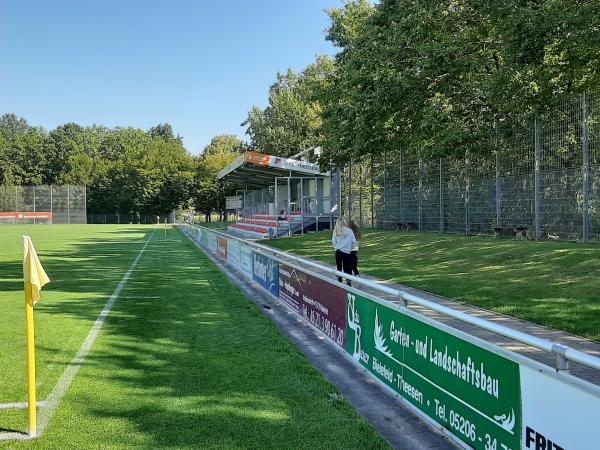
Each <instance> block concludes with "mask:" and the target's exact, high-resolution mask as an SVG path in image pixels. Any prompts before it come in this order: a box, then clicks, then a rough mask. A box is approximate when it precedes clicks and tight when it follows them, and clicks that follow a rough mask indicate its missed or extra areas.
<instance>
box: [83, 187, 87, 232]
mask: <svg viewBox="0 0 600 450" xmlns="http://www.w3.org/2000/svg"><path fill="white" fill-rule="evenodd" d="M83 211H84V214H85V221H86V223H87V186H84V187H83Z"/></svg>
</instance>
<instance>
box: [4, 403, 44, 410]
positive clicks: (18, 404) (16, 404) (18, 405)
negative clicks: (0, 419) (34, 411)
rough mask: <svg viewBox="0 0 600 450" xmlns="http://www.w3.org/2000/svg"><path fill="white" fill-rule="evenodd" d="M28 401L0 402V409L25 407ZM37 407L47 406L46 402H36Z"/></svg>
mask: <svg viewBox="0 0 600 450" xmlns="http://www.w3.org/2000/svg"><path fill="white" fill-rule="evenodd" d="M28 405H29V403H27V402H16V403H0V409H27V406H28ZM36 405H37V407H38V408H45V407H47V406H48V402H46V401H41V402H36Z"/></svg>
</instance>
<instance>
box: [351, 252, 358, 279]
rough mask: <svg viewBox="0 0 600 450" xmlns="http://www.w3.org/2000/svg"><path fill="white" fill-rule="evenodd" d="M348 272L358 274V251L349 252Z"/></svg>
mask: <svg viewBox="0 0 600 450" xmlns="http://www.w3.org/2000/svg"><path fill="white" fill-rule="evenodd" d="M350 273H352V275H355V276H359V275H360V273H359V272H358V251H354V252H350Z"/></svg>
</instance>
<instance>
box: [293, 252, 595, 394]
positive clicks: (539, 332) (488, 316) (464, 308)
mask: <svg viewBox="0 0 600 450" xmlns="http://www.w3.org/2000/svg"><path fill="white" fill-rule="evenodd" d="M297 256H299V257H301V258H304V259H307V260H309V261H313V262H316V263H318V264H322V265H326V266H329V267H334V266H333V265H327V264H323V263H322V262H321V261H316V260H311V259H310V258H306V257H304V256H300V255H297ZM282 259H285V258H282ZM307 269H309V270H311V271H312V272H319V273H320V274H321V275H323V276H325V277H327V278H331V279H333V278H335V277H334V276H332V275H330V274H328V273H327V272H323V271H319V270H316V269H314V268H313V267H310V268H308V267H307ZM364 278H366V279H368V280H371V281H374V282H376V283H378V284H382V285H384V286H387V287H390V288H393V289H398V290H402V291H405V292H407V293H409V294H414V295H417V296H419V297H421V298H423V299H425V300H430V301H432V302H435V303H438V304H440V305H444V306H447V307H449V308H453V309H455V310H458V311H461V312H464V313H466V314H470V315H472V316H475V317H479V318H481V319H485V320H489V321H490V322H494V323H497V324H500V325H503V326H505V327H508V328H512V329H514V330H518V331H521V332H523V333H527V334H530V335H532V336H537V337H539V338H542V339H547V340H549V341H552V342H556V343H559V344H563V345H567V346H569V347H571V348H574V349H576V350H579V351H582V352H586V353H589V354H591V355H594V356H597V357H600V343H598V342H594V341H590V340H589V339H585V338H582V337H580V336H575V335H572V334H569V333H565V332H563V331H558V330H552V329H550V328H546V327H543V326H541V325H536V324H534V323H531V322H527V321H524V320H520V319H515V318H514V317H509V316H505V315H503V314H499V313H497V312H493V311H488V310H485V309H482V308H478V307H475V306H471V305H467V304H464V303H460V302H457V301H453V300H450V299H448V298H445V297H441V296H439V295H434V294H431V293H429V292H425V291H421V290H419V289H414V288H411V287H408V286H404V285H401V284H395V283H390V282H388V281H385V280H380V279H378V278H376V277H371V276H364ZM359 288H360V290H362V291H364V292H367V293H370V294H372V295H376V296H377V297H379V298H383V299H385V300H388V301H390V302H392V303H398V299H397V298H395V297H393V296H391V295H386V294H383V293H382V292H381V291H378V290H376V289H373V288H370V287H367V286H364V285H363V286H360V287H359ZM409 308H410V309H411V310H413V311H415V312H418V313H420V314H423V315H424V316H427V317H429V318H432V319H435V320H437V321H439V322H442V323H445V324H447V325H449V326H452V327H454V328H456V329H458V330H461V331H464V332H465V333H469V334H471V335H474V336H477V337H479V338H481V339H484V340H486V341H488V342H491V343H494V344H496V345H499V346H501V347H503V348H506V349H507V350H511V351H513V352H515V353H519V354H521V355H524V356H527V357H529V358H531V359H534V360H536V361H539V362H541V363H544V364H547V365H549V366H551V367H555V365H556V364H555V363H556V359H555V356H554V355H552V354H550V353H548V352H544V351H543V350H538V349H536V348H533V347H529V346H528V345H525V344H522V343H521V342H517V341H514V340H512V339H509V338H507V337H504V336H501V335H499V334H496V333H493V332H491V331H487V330H483V329H481V328H479V327H476V326H474V325H471V324H468V323H465V322H463V321H461V320H458V319H454V318H451V317H447V316H445V315H443V314H440V313H438V312H435V311H431V310H430V309H427V308H424V307H421V306H418V305H414V304H409ZM570 373H571V375H574V376H577V377H579V378H582V379H584V380H587V381H589V382H591V383H594V384H597V385H600V371H598V370H595V369H591V368H588V367H586V366H581V365H579V364H575V363H570Z"/></svg>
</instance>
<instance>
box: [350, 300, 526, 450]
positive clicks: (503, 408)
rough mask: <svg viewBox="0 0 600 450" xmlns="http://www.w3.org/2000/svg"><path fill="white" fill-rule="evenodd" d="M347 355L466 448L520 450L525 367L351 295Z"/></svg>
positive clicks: (375, 303)
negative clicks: (448, 432) (521, 387)
mask: <svg viewBox="0 0 600 450" xmlns="http://www.w3.org/2000/svg"><path fill="white" fill-rule="evenodd" d="M347 296H348V303H347V304H348V311H347V327H346V350H347V352H348V353H349V354H350V355H351V356H352V358H353V359H354V360H355V361H357V362H359V363H360V364H361V365H363V366H364V367H365V368H367V369H368V370H369V371H370V372H371V373H372V374H373V375H374V376H375V377H377V378H378V379H379V380H381V381H382V382H384V383H385V384H386V385H388V386H389V387H390V388H392V389H393V390H394V391H395V392H397V393H398V394H400V395H401V396H402V397H403V398H404V399H406V400H407V401H408V402H410V403H411V404H413V405H414V406H415V407H416V408H418V409H419V410H421V411H422V412H423V413H425V414H426V415H427V416H429V417H431V418H432V419H433V420H435V421H436V422H437V423H439V424H440V425H441V426H443V427H444V428H446V429H447V430H449V431H450V432H451V433H452V434H454V435H455V436H456V437H458V438H459V439H460V440H461V441H463V442H465V443H467V444H468V445H470V446H472V447H473V448H476V449H482V450H509V449H510V450H517V449H519V448H521V446H520V442H521V392H520V376H519V365H518V364H517V363H515V362H513V361H510V360H508V359H506V358H504V357H502V356H500V355H497V354H496V353H493V352H491V351H489V350H485V349H484V348H481V347H479V346H477V345H475V344H472V343H470V342H468V341H466V340H464V339H461V338H459V337H457V336H455V335H453V334H451V333H448V332H445V331H442V330H440V329H438V328H435V327H433V326H431V325H429V324H427V323H425V322H424V321H421V320H418V319H416V318H413V317H411V316H409V315H407V314H403V313H402V312H400V311H398V310H395V309H392V308H389V307H387V306H384V305H382V304H379V303H377V302H375V301H372V300H369V299H367V298H365V297H362V296H360V295H357V294H354V293H352V292H347Z"/></svg>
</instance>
